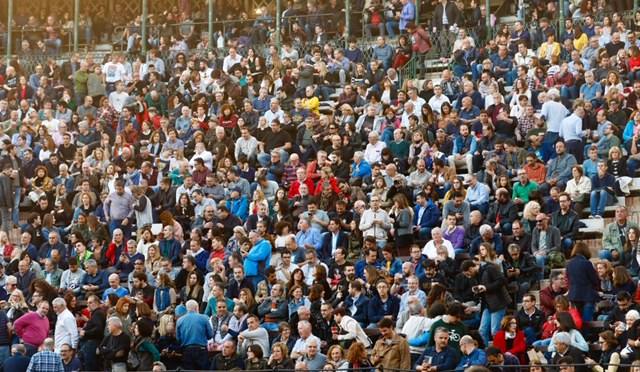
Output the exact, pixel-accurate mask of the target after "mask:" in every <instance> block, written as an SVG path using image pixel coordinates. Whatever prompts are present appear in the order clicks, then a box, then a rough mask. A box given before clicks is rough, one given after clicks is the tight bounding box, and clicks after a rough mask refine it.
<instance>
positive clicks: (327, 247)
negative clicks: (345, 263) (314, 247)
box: [318, 230, 349, 263]
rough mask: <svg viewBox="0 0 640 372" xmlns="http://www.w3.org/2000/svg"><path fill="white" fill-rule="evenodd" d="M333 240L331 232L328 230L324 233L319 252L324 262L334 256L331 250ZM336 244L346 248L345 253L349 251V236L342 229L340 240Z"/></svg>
mask: <svg viewBox="0 0 640 372" xmlns="http://www.w3.org/2000/svg"><path fill="white" fill-rule="evenodd" d="M331 241H332V234H331V232H326V233H324V234H322V243H321V244H320V251H319V252H318V253H319V256H320V260H321V261H322V262H326V263H328V262H329V261H331V259H332V258H333V257H332V255H331V251H332V246H331ZM336 245H337V247H342V248H344V249H345V254H346V253H347V252H346V251H347V250H348V247H349V236H348V235H347V234H346V233H345V232H343V231H342V230H340V231H339V232H338V241H337V242H336Z"/></svg>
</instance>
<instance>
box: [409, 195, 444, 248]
mask: <svg viewBox="0 0 640 372" xmlns="http://www.w3.org/2000/svg"><path fill="white" fill-rule="evenodd" d="M439 219H440V209H439V208H438V206H437V205H436V204H435V203H434V202H433V200H431V198H428V197H427V194H425V193H424V192H421V193H419V194H418V196H416V206H415V207H414V213H413V231H414V233H417V234H418V237H419V238H420V239H426V238H428V237H429V236H431V234H432V229H433V228H434V227H436V226H437V223H438V220H439Z"/></svg>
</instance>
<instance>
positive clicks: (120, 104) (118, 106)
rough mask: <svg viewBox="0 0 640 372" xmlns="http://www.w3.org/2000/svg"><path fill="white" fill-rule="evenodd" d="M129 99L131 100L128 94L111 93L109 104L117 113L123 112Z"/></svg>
mask: <svg viewBox="0 0 640 372" xmlns="http://www.w3.org/2000/svg"><path fill="white" fill-rule="evenodd" d="M127 98H129V94H127V92H121V93H118V92H111V94H109V104H110V105H111V106H113V109H114V110H116V111H117V112H122V109H123V108H124V104H125V102H127Z"/></svg>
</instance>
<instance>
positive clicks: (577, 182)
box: [565, 165, 591, 215]
mask: <svg viewBox="0 0 640 372" xmlns="http://www.w3.org/2000/svg"><path fill="white" fill-rule="evenodd" d="M571 174H572V175H573V178H571V179H570V180H569V181H568V182H567V187H566V189H565V192H566V193H567V194H569V197H570V198H571V201H572V202H573V205H574V208H573V210H575V211H576V213H578V215H580V214H582V210H583V209H584V207H585V205H586V204H585V203H587V202H588V200H589V194H590V193H591V180H590V179H589V177H586V176H585V175H584V170H583V169H582V166H580V165H574V166H573V168H571Z"/></svg>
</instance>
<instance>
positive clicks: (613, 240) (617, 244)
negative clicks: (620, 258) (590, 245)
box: [602, 220, 638, 253]
mask: <svg viewBox="0 0 640 372" xmlns="http://www.w3.org/2000/svg"><path fill="white" fill-rule="evenodd" d="M632 227H635V228H636V229H637V228H638V224H637V223H635V222H631V221H629V220H627V225H626V226H625V228H624V229H622V233H623V234H624V236H627V234H628V232H629V229H630V228H632ZM620 233H621V229H619V228H618V224H617V222H615V221H614V222H611V223H610V224H608V225H607V226H605V228H604V233H603V234H602V249H606V250H608V251H612V250H614V249H616V250H617V251H618V252H620V253H622V249H623V247H622V241H621V240H620Z"/></svg>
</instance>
